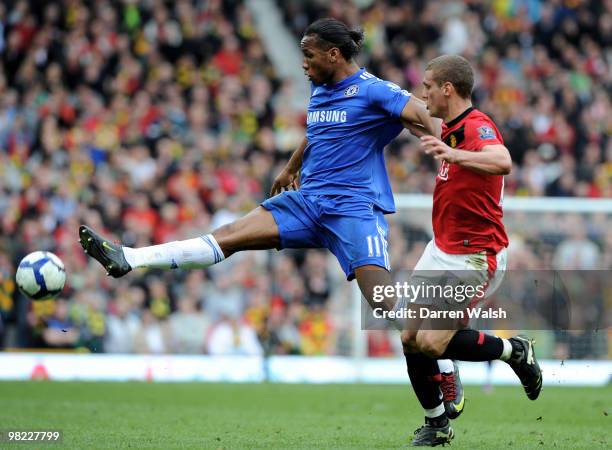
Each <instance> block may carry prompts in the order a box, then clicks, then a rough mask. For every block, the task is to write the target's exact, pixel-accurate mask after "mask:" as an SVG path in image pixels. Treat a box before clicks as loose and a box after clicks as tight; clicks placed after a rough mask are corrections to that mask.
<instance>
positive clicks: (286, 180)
mask: <svg viewBox="0 0 612 450" xmlns="http://www.w3.org/2000/svg"><path fill="white" fill-rule="evenodd" d="M307 145H308V139H307V138H306V137H304V139H303V140H302V143H301V144H300V146H299V147H298V148H297V149H296V150H295V151H294V152H293V154H292V155H291V158H290V159H289V162H288V163H287V165H286V166H285V168H284V169H283V170H282V171H281V173H279V174H278V176H277V177H276V179H275V180H274V183H272V189H270V197H274V196H275V195H276V194H280V193H281V191H282V190H283V189H295V190H297V189H298V188H299V175H300V169H301V168H302V158H303V157H304V150H306V146H307Z"/></svg>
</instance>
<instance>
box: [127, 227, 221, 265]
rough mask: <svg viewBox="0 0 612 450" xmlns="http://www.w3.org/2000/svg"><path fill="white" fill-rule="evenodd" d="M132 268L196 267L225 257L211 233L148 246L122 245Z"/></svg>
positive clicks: (215, 262)
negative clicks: (132, 246) (131, 246)
mask: <svg viewBox="0 0 612 450" xmlns="http://www.w3.org/2000/svg"><path fill="white" fill-rule="evenodd" d="M122 248H123V254H124V256H125V259H126V261H127V262H128V264H129V265H130V266H132V269H136V268H139V267H148V268H157V269H177V268H179V267H180V268H181V269H196V268H205V267H208V266H212V265H213V264H217V263H218V262H221V261H223V260H224V259H225V256H224V255H223V252H222V251H221V248H220V247H219V244H218V243H217V241H216V239H215V238H214V237H213V235H212V234H207V235H205V236H200V237H198V238H194V239H187V240H184V241H173V242H168V243H166V244H160V245H152V246H150V247H141V248H130V247H122Z"/></svg>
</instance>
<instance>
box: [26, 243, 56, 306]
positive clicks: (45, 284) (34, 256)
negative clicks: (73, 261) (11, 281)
mask: <svg viewBox="0 0 612 450" xmlns="http://www.w3.org/2000/svg"><path fill="white" fill-rule="evenodd" d="M15 281H16V282H17V286H18V287H19V289H21V292H23V293H24V294H25V295H27V296H28V297H30V298H32V299H33V300H47V299H50V298H53V297H55V296H56V295H57V294H59V293H60V292H61V291H62V289H64V283H65V282H66V270H65V269H64V263H63V262H62V260H61V259H59V258H58V257H57V256H56V255H54V254H53V253H51V252H41V251H38V252H32V253H30V254H29V255H27V256H26V257H25V258H23V259H22V260H21V262H20V263H19V267H18V268H17V274H16V275H15Z"/></svg>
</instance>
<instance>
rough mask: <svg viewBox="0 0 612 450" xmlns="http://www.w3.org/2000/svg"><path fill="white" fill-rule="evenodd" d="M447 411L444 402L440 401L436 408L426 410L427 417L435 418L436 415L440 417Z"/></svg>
mask: <svg viewBox="0 0 612 450" xmlns="http://www.w3.org/2000/svg"><path fill="white" fill-rule="evenodd" d="M445 412H446V411H445V409H444V403H440V404H439V405H438V406H436V407H435V408H432V409H426V410H425V417H429V418H430V419H433V418H434V417H440V416H441V415H442V414H444V413H445Z"/></svg>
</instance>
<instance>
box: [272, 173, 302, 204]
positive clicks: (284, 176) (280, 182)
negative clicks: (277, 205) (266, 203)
mask: <svg viewBox="0 0 612 450" xmlns="http://www.w3.org/2000/svg"><path fill="white" fill-rule="evenodd" d="M291 189H293V190H294V191H297V190H298V189H299V172H293V171H291V170H288V169H286V168H285V169H283V171H282V172H281V173H279V174H278V176H277V177H276V179H275V180H274V183H272V189H270V197H274V196H275V195H277V194H280V193H281V192H282V191H283V190H285V191H289V190H291Z"/></svg>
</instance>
